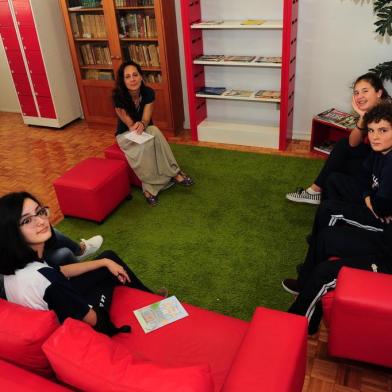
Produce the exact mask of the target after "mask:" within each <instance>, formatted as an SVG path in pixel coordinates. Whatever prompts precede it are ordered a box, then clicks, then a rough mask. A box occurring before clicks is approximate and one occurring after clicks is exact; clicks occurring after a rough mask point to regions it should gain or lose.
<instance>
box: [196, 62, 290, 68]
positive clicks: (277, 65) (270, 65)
mask: <svg viewBox="0 0 392 392" xmlns="http://www.w3.org/2000/svg"><path fill="white" fill-rule="evenodd" d="M193 64H198V65H213V66H215V65H220V66H232V67H256V68H282V63H255V62H254V61H250V62H243V61H201V60H193Z"/></svg>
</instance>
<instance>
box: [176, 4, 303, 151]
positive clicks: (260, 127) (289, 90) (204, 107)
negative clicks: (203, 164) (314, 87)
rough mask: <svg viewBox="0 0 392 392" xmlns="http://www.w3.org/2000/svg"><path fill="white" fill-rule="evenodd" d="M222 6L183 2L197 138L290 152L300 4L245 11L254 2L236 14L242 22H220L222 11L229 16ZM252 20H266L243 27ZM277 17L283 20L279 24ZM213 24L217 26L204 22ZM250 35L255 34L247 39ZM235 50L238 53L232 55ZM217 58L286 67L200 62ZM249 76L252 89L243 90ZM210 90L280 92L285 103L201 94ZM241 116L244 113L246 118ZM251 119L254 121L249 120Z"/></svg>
mask: <svg viewBox="0 0 392 392" xmlns="http://www.w3.org/2000/svg"><path fill="white" fill-rule="evenodd" d="M219 1H220V3H219V4H216V2H212V1H209V0H204V1H203V0H181V12H182V22H183V34H184V51H185V66H186V74H187V88H188V102H189V117H190V126H191V133H192V139H193V140H203V141H213V142H221V143H230V144H240V145H250V146H262V147H271V148H279V149H280V150H285V149H286V146H287V141H288V140H290V139H291V137H292V124H293V106H294V84H295V63H296V61H295V60H296V43H297V38H296V35H297V15H298V0H282V1H279V2H278V1H276V0H271V1H267V0H266V1H264V2H259V3H256V2H253V6H254V4H260V5H259V11H257V12H259V14H257V15H255V14H252V13H249V11H248V13H247V10H244V9H245V8H246V7H245V5H246V4H245V3H247V2H248V3H249V0H244V2H243V3H241V6H240V7H238V4H236V6H237V7H236V9H235V10H234V8H233V11H232V12H233V15H235V17H236V19H238V20H217V19H219V18H220V15H219V13H218V14H217V12H219V9H220V10H223V11H226V9H227V8H229V6H230V4H229V3H226V2H225V1H224V0H219ZM265 3H268V4H265ZM202 6H203V9H202ZM204 6H205V8H206V9H204ZM233 7H234V6H233ZM208 8H212V11H211V12H209V10H208ZM265 10H267V11H265ZM271 10H272V12H271ZM202 11H204V12H202ZM263 12H264V13H263ZM270 12H271V15H272V17H271V15H269V13H270ZM210 15H212V17H211V18H210ZM249 15H252V18H260V19H262V20H263V23H261V24H251V25H244V24H241V22H243V21H244V20H247V19H249ZM276 15H279V17H280V18H279V19H276V18H275V16H276ZM214 20H215V21H217V23H215V24H214V23H208V24H207V23H205V22H206V21H214ZM249 32H252V33H250V34H252V35H246V34H249ZM255 34H257V35H255ZM269 41H271V43H270V44H267V43H268V42H269ZM266 44H267V45H266ZM235 46H236V48H234V47H235ZM264 47H267V49H264ZM233 48H234V50H235V51H236V52H237V53H233V52H232V51H231V50H233ZM234 50H233V51H234ZM252 50H254V52H252ZM267 51H268V52H267ZM214 54H215V55H225V56H226V55H250V54H252V55H254V56H256V57H257V56H267V57H269V56H273V57H275V56H277V57H281V63H280V64H276V63H265V62H263V63H255V61H252V62H242V61H239V62H238V61H231V62H226V61H223V62H210V61H207V62H206V61H200V60H197V59H198V58H199V57H200V56H202V55H214ZM248 73H249V74H250V73H251V74H252V76H251V77H249V78H248V81H247V85H244V86H242V85H239V83H241V78H242V77H243V76H244V75H246V74H248ZM231 78H232V79H231ZM235 78H237V83H238V84H237V85H228V84H230V83H235ZM249 79H250V80H251V81H250V82H249ZM226 83H227V84H226ZM206 85H207V87H227V88H228V89H244V90H249V89H251V90H253V91H257V90H263V89H264V90H275V91H276V90H280V99H260V98H254V96H250V97H241V96H238V97H236V96H224V95H217V96H211V95H205V94H200V93H198V91H199V89H200V88H202V87H205V86H206ZM216 102H219V105H221V106H217V105H218V104H217V103H216ZM234 104H235V105H237V106H238V108H237V107H235V106H233V105H234ZM224 105H230V106H227V108H226V107H225V106H224ZM241 105H242V106H241ZM236 111H237V112H239V113H240V114H239V115H237V114H236ZM241 112H243V113H244V115H243V116H242V118H241ZM257 116H259V117H257ZM251 117H252V118H251ZM249 118H251V120H252V121H248V119H249Z"/></svg>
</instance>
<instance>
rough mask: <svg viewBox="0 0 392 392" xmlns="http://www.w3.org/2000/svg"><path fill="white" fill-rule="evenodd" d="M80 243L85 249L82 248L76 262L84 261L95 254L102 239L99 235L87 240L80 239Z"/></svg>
mask: <svg viewBox="0 0 392 392" xmlns="http://www.w3.org/2000/svg"><path fill="white" fill-rule="evenodd" d="M80 241H81V242H83V243H84V245H85V248H84V252H83V253H82V254H81V255H80V256H76V259H77V260H78V261H82V260H85V259H87V258H88V257H89V256H91V255H93V254H94V253H96V252H97V251H98V249H99V248H100V247H101V245H102V242H103V237H102V236H101V235H95V236H94V237H91V238H89V239H88V240H85V239H83V238H82V239H81V240H80Z"/></svg>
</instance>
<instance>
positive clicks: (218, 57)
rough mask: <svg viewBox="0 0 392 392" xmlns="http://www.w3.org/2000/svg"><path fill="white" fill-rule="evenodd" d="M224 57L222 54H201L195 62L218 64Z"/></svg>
mask: <svg viewBox="0 0 392 392" xmlns="http://www.w3.org/2000/svg"><path fill="white" fill-rule="evenodd" d="M224 57H225V56H224V55H223V54H203V55H201V56H199V57H197V58H196V59H195V60H199V61H211V62H218V61H222V60H223V58H224Z"/></svg>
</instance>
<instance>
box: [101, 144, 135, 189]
mask: <svg viewBox="0 0 392 392" xmlns="http://www.w3.org/2000/svg"><path fill="white" fill-rule="evenodd" d="M104 153H105V158H107V159H119V160H122V161H124V162H125V163H126V164H127V166H128V169H127V172H128V177H129V183H130V184H131V185H134V186H137V187H139V188H141V187H142V182H141V181H140V178H139V177H138V176H137V175H136V174H135V172H134V171H133V170H132V168H131V166H129V163H128V161H127V158H126V156H125V154H124V153H123V152H122V150H121V148H120V147H119V146H118V144H117V143H114V144H113V145H111V146H109V147H107V148H105V151H104Z"/></svg>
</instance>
